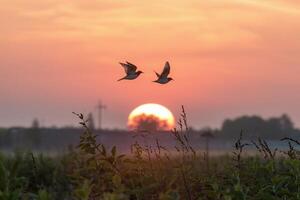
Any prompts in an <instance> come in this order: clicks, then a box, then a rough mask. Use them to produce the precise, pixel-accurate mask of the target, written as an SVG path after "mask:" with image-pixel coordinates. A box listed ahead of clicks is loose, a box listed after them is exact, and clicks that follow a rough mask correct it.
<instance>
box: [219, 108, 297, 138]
mask: <svg viewBox="0 0 300 200" xmlns="http://www.w3.org/2000/svg"><path fill="white" fill-rule="evenodd" d="M241 130H243V131H244V132H245V137H248V138H249V137H250V138H256V137H264V138H273V139H275V138H281V137H284V136H287V135H291V134H292V133H294V132H295V129H294V125H293V122H292V121H291V119H290V117H289V116H288V115H286V114H284V115H282V116H281V117H272V118H270V119H267V120H265V119H263V118H261V117H259V116H242V117H239V118H236V119H234V120H225V121H224V123H223V126H222V130H221V131H222V134H223V136H226V137H232V138H235V137H238V134H239V132H240V131H241Z"/></svg>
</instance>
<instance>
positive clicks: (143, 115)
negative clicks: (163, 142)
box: [128, 103, 175, 130]
mask: <svg viewBox="0 0 300 200" xmlns="http://www.w3.org/2000/svg"><path fill="white" fill-rule="evenodd" d="M156 119H157V120H156ZM153 120H156V121H157V122H156V123H158V124H156V125H157V127H156V128H157V129H159V130H170V129H172V128H173V127H174V125H175V119H174V116H173V114H172V112H171V111H170V110H169V109H167V108H166V107H164V106H162V105H159V104H154V103H149V104H143V105H141V106H139V107H137V108H135V109H134V110H133V111H132V112H131V113H130V115H129V117H128V127H129V128H130V129H136V128H138V127H139V125H141V122H142V121H143V122H144V123H145V122H146V123H151V122H153Z"/></svg>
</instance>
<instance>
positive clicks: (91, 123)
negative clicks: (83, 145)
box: [87, 113, 95, 130]
mask: <svg viewBox="0 0 300 200" xmlns="http://www.w3.org/2000/svg"><path fill="white" fill-rule="evenodd" d="M87 119H88V122H87V124H88V127H89V129H91V130H95V120H94V116H93V114H92V113H89V114H88V116H87Z"/></svg>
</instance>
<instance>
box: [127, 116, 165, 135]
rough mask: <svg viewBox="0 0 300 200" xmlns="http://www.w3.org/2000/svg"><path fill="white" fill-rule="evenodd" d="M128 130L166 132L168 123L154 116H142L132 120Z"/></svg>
mask: <svg viewBox="0 0 300 200" xmlns="http://www.w3.org/2000/svg"><path fill="white" fill-rule="evenodd" d="M129 128H130V129H137V130H140V131H158V130H166V129H167V128H168V123H167V121H166V120H161V119H159V118H158V117H156V116H154V115H145V114H142V115H139V116H136V117H135V118H134V119H133V125H131V126H130V127H129Z"/></svg>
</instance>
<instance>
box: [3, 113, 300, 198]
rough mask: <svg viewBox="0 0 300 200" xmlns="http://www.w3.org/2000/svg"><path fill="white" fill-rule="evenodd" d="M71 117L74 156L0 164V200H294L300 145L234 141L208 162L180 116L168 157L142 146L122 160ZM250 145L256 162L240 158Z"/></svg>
mask: <svg viewBox="0 0 300 200" xmlns="http://www.w3.org/2000/svg"><path fill="white" fill-rule="evenodd" d="M76 115H77V116H78V117H79V119H80V124H81V125H82V126H83V128H84V130H85V131H84V133H83V134H82V136H81V138H80V144H79V145H78V147H77V149H76V150H70V152H69V153H67V154H65V155H63V156H61V157H55V158H50V157H44V156H43V155H34V154H32V153H30V152H28V153H20V152H19V153H18V152H17V153H16V154H15V155H14V156H8V155H6V156H4V155H2V156H1V157H0V200H2V199H3V200H15V199H40V200H48V199H57V200H61V199H62V200H63V199H72V200H73V199H78V200H87V199H95V200H96V199H103V200H127V199H128V200H129V199H132V200H135V199H137V200H144V199H145V200H151V199H153V200H157V199H159V200H182V199H186V200H200V199H224V200H230V199H237V200H240V199H300V157H299V156H300V154H299V152H298V151H297V150H296V148H295V147H294V146H297V145H300V143H299V142H298V141H296V140H293V139H291V138H283V139H282V140H283V142H287V143H288V144H289V150H286V151H280V150H278V149H271V148H270V147H269V145H268V143H267V142H266V141H264V140H262V139H260V138H258V139H257V141H252V142H251V144H250V143H249V144H248V143H244V142H243V140H242V134H241V135H240V137H239V138H238V139H237V141H236V143H235V145H234V148H233V152H232V154H230V155H224V156H218V157H211V158H210V157H209V154H208V152H205V153H200V152H198V151H196V150H195V149H194V148H193V147H192V146H191V145H190V143H189V135H188V128H187V127H188V125H187V120H186V114H185V111H184V109H183V112H182V118H181V119H180V120H179V122H178V124H179V128H178V129H175V130H174V131H173V132H172V134H173V136H174V139H175V140H176V141H177V145H176V146H175V147H174V150H170V149H166V148H165V147H163V146H161V145H160V143H159V141H156V144H155V145H150V144H147V140H146V139H145V140H144V141H145V142H143V143H138V142H136V143H134V144H133V145H132V147H131V154H130V155H121V154H119V153H118V151H117V149H116V148H115V147H113V148H111V149H109V150H108V149H106V148H105V147H104V146H103V145H102V144H99V143H97V140H96V137H97V136H96V135H94V134H93V133H92V132H91V131H90V129H89V128H88V125H87V123H88V122H87V121H86V120H85V119H84V116H83V115H82V114H76ZM146 135H147V134H145V133H143V134H141V135H139V137H146ZM250 145H252V146H254V147H255V148H256V149H257V153H258V154H257V156H244V152H245V150H246V149H247V148H248V146H250ZM171 151H172V153H171ZM174 152H175V153H174Z"/></svg>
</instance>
